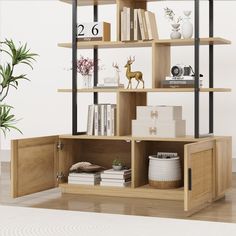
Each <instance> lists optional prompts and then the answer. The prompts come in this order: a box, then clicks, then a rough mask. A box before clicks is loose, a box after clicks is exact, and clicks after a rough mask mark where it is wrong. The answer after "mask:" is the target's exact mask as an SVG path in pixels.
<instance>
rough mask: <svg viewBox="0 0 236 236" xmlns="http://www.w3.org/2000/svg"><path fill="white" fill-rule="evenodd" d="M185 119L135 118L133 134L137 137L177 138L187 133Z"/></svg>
mask: <svg viewBox="0 0 236 236" xmlns="http://www.w3.org/2000/svg"><path fill="white" fill-rule="evenodd" d="M185 123H186V122H185V120H171V121H159V120H156V121H149V120H146V121H145V120H133V121H132V135H133V136H135V137H153V136H154V137H159V138H176V137H183V136H185V135H186V130H185V129H186V128H185V127H186V125H185Z"/></svg>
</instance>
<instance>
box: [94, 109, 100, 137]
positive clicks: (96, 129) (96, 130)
mask: <svg viewBox="0 0 236 236" xmlns="http://www.w3.org/2000/svg"><path fill="white" fill-rule="evenodd" d="M98 122H99V118H98V105H94V135H95V136H98Z"/></svg>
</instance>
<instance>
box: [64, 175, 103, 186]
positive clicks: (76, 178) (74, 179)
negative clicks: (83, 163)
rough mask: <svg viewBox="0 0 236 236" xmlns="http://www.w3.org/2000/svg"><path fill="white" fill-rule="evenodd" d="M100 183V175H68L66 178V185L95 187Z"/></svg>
mask: <svg viewBox="0 0 236 236" xmlns="http://www.w3.org/2000/svg"><path fill="white" fill-rule="evenodd" d="M100 181H101V176H100V173H70V174H69V176H68V184H84V185H97V184H99V183H100Z"/></svg>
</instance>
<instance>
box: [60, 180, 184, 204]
mask: <svg viewBox="0 0 236 236" xmlns="http://www.w3.org/2000/svg"><path fill="white" fill-rule="evenodd" d="M59 187H60V188H61V190H62V192H63V193H72V194H89V195H102V196H104V195H105V196H114V197H139V198H150V199H165V200H177V201H183V200H184V189H183V188H180V189H168V190H160V189H155V188H152V187H149V186H148V185H147V186H143V187H138V188H131V187H125V188H123V187H105V186H99V185H96V186H89V185H75V184H60V186H59Z"/></svg>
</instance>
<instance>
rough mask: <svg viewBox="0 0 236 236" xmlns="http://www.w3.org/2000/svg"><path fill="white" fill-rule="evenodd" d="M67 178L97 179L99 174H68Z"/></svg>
mask: <svg viewBox="0 0 236 236" xmlns="http://www.w3.org/2000/svg"><path fill="white" fill-rule="evenodd" d="M69 176H72V177H81V178H83V177H86V178H97V177H100V172H99V173H70V174H69Z"/></svg>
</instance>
